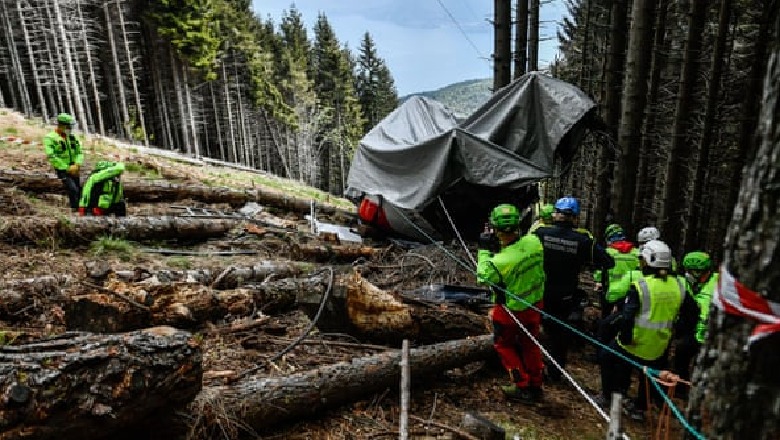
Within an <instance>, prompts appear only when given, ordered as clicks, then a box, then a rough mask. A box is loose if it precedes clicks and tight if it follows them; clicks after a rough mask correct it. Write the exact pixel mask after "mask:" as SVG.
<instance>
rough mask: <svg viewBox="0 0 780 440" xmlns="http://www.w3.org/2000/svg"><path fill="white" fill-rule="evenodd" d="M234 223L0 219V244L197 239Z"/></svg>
mask: <svg viewBox="0 0 780 440" xmlns="http://www.w3.org/2000/svg"><path fill="white" fill-rule="evenodd" d="M236 224H237V222H236V221H235V220H208V219H193V218H186V217H170V216H160V217H78V216H72V217H59V218H53V217H0V241H4V242H6V243H11V244H19V243H34V244H43V245H51V243H52V242H54V243H60V244H87V243H89V242H90V241H92V240H94V239H96V238H98V237H100V236H106V235H108V236H112V237H116V238H126V239H129V240H157V239H173V238H178V239H183V240H187V239H198V240H203V239H207V238H211V237H219V236H222V235H225V234H226V233H227V232H228V231H230V229H231V228H233V227H234V226H235V225H236Z"/></svg>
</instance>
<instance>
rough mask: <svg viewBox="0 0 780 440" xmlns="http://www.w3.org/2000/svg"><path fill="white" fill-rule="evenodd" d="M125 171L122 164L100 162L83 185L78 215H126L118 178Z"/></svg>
mask: <svg viewBox="0 0 780 440" xmlns="http://www.w3.org/2000/svg"><path fill="white" fill-rule="evenodd" d="M124 171H125V164H124V163H122V162H109V161H100V162H98V163H96V164H95V168H94V169H93V170H92V174H90V175H89V177H88V178H87V181H86V182H85V183H84V189H83V191H82V193H81V200H80V201H79V215H95V216H103V215H110V214H114V215H115V216H117V217H124V216H125V215H127V206H126V204H125V198H124V190H123V188H122V181H121V180H120V177H121V175H122V173H123V172H124Z"/></svg>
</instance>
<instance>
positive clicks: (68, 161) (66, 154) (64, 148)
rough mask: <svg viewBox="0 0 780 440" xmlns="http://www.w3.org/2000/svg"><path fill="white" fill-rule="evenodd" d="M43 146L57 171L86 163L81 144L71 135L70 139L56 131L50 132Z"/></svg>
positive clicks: (44, 139) (45, 137)
mask: <svg viewBox="0 0 780 440" xmlns="http://www.w3.org/2000/svg"><path fill="white" fill-rule="evenodd" d="M43 146H44V148H45V150H46V157H48V158H49V163H50V164H51V166H52V167H54V169H55V170H62V171H64V170H67V169H68V167H69V166H71V165H73V164H78V165H81V164H83V163H84V154H83V153H82V151H81V142H79V140H78V139H77V138H76V136H74V135H73V134H71V135H70V136H68V138H64V137H62V135H60V134H59V133H57V132H56V131H51V132H49V133H48V134H47V135H46V136H44V138H43Z"/></svg>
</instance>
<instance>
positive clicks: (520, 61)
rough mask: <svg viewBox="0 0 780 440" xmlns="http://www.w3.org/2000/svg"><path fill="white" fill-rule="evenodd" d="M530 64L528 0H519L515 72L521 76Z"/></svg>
mask: <svg viewBox="0 0 780 440" xmlns="http://www.w3.org/2000/svg"><path fill="white" fill-rule="evenodd" d="M527 64H528V0H517V24H516V27H515V73H514V78H515V79H517V78H520V77H521V76H523V75H524V74H525V72H526V66H527Z"/></svg>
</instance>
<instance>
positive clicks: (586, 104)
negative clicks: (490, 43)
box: [347, 72, 595, 210]
mask: <svg viewBox="0 0 780 440" xmlns="http://www.w3.org/2000/svg"><path fill="white" fill-rule="evenodd" d="M594 106H595V104H594V102H593V101H592V100H591V99H590V98H588V97H587V96H586V95H585V94H584V93H583V92H582V91H581V90H580V89H578V88H577V87H575V86H573V85H571V84H568V83H566V82H563V81H561V80H558V79H555V78H552V77H550V76H547V75H545V74H542V73H538V72H532V73H529V74H526V75H524V76H522V77H520V78H518V79H517V80H515V81H514V82H512V83H511V84H509V85H508V86H506V87H504V88H503V89H501V90H499V91H498V92H497V93H495V94H494V95H493V96H492V97H491V98H490V100H489V101H488V102H486V103H485V104H484V105H482V106H481V107H480V108H479V109H477V110H476V111H475V112H474V113H473V114H472V115H471V116H469V117H468V118H467V119H466V120H465V121H463V122H460V123H458V121H457V120H456V119H455V117H454V116H453V115H452V113H451V112H450V111H449V110H447V109H446V108H445V107H444V106H443V105H442V104H441V103H439V102H437V101H435V100H432V99H429V98H424V97H419V96H416V97H412V98H409V99H408V100H407V101H406V102H404V103H403V104H402V105H401V106H400V107H398V108H397V109H396V110H394V111H393V112H392V113H390V114H389V115H388V116H387V117H386V118H385V119H383V120H382V121H381V122H379V124H377V125H376V127H374V128H373V129H372V130H371V131H370V132H369V133H368V134H366V136H365V137H364V138H363V139H362V140H361V141H360V145H359V147H358V149H357V151H356V152H355V158H354V159H353V162H352V167H351V168H350V171H349V178H348V181H347V186H348V187H349V188H348V190H347V193H348V195H352V196H355V195H360V194H375V195H381V196H382V197H383V198H384V200H385V201H387V202H389V203H392V204H393V205H395V206H397V207H401V208H406V209H412V210H419V209H422V208H424V207H425V206H426V205H427V204H428V203H430V202H431V201H432V200H435V199H436V197H437V196H438V195H439V194H441V193H442V192H443V191H444V190H446V189H447V188H449V187H451V186H452V185H453V184H454V183H455V182H458V181H459V180H461V179H462V180H465V181H467V182H469V183H471V184H475V185H480V186H487V187H502V188H510V189H511V188H520V187H522V186H525V185H527V184H529V183H532V182H536V181H538V180H539V179H543V178H545V177H550V176H552V173H553V157H554V155H555V153H556V151H557V149H558V148H559V147H560V146H561V141H562V140H563V139H564V136H566V135H567V134H569V135H570V136H569V138H570V139H577V138H579V136H572V134H571V133H569V132H570V131H572V129H573V128H574V129H575V130H579V131H582V130H584V127H583V124H579V125H577V123H578V122H579V121H580V120H582V119H583V118H584V117H585V115H586V114H587V113H588V111H590V110H591V109H592V108H593V107H594ZM575 126H576V127H575Z"/></svg>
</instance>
